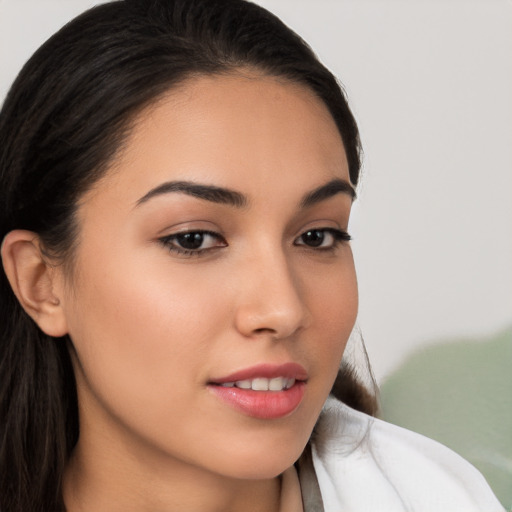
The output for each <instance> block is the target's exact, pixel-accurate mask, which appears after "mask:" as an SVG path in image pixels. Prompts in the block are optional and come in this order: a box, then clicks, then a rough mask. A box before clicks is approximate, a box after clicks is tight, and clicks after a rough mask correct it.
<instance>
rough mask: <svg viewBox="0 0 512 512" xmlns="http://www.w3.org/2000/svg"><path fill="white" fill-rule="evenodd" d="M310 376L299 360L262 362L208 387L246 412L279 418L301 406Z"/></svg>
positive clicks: (227, 402) (261, 416)
mask: <svg viewBox="0 0 512 512" xmlns="http://www.w3.org/2000/svg"><path fill="white" fill-rule="evenodd" d="M307 379H308V374H307V372H306V370H305V369H304V368H303V367H302V366H301V365H299V364H297V363H286V364H283V365H259V366H254V367H251V368H247V369H245V370H241V371H238V372H235V373H232V374H230V375H227V376H225V377H221V378H218V379H214V380H212V381H211V382H209V384H208V389H209V390H210V391H211V392H212V393H213V394H214V395H216V396H217V397H218V398H219V399H220V400H221V401H222V402H223V403H224V404H227V405H228V406H231V407H232V408H234V409H235V410H237V411H238V412H241V413H242V414H245V415H247V416H250V417H253V418H260V419H277V418H282V417H285V416H288V415H290V414H291V413H293V412H294V411H295V410H296V409H297V408H298V406H299V405H300V403H301V402H302V399H303V397H304V392H305V388H306V382H307Z"/></svg>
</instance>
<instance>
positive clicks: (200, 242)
mask: <svg viewBox="0 0 512 512" xmlns="http://www.w3.org/2000/svg"><path fill="white" fill-rule="evenodd" d="M160 242H161V243H162V245H164V247H166V248H167V249H169V250H170V251H171V252H174V253H177V254H179V255H183V256H192V255H200V254H202V253H204V252H207V251H210V250H213V249H218V248H221V247H226V246H227V243H226V241H225V240H224V238H223V237H222V236H221V235H220V234H219V233H215V232H213V231H186V232H183V233H176V234H174V235H169V236H165V237H163V238H160Z"/></svg>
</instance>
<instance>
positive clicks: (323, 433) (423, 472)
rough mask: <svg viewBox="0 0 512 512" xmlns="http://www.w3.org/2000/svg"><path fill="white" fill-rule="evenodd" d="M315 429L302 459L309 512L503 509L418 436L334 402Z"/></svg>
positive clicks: (467, 470)
mask: <svg viewBox="0 0 512 512" xmlns="http://www.w3.org/2000/svg"><path fill="white" fill-rule="evenodd" d="M315 431H316V434H315V435H314V437H313V439H312V443H311V453H310V455H309V462H308V456H307V455H305V456H304V457H303V458H302V460H301V461H300V462H299V476H300V482H301V487H302V493H303V500H304V509H305V512H321V511H324V512H406V511H407V512H504V508H503V507H502V506H501V504H500V503H499V501H498V500H497V498H496V497H495V496H494V494H493V493H492V491H491V489H490V487H489V486H488V484H487V482H486V481H485V479H484V477H483V476H482V475H481V474H480V473H479V472H478V471H477V470H476V469H475V468H474V467H473V466H472V465H471V464H470V463H469V462H467V461H466V460H464V459H463V458H462V457H460V456H459V455H457V454H456V453H455V452H453V451H451V450H450V449H448V448H446V447H445V446H443V445H441V444H439V443H437V442H436V441H433V440H431V439H428V438H426V437H424V436H422V435H420V434H416V433H414V432H410V431H408V430H406V429H403V428H400V427H397V426H395V425H391V424H389V423H386V422H384V421H381V420H378V419H375V418H372V417H370V416H367V415H366V414H363V413H360V412H358V411H354V410H353V409H351V408H349V407H347V406H346V405H344V404H343V403H341V402H340V401H338V400H336V399H334V398H329V399H328V401H327V403H326V405H325V407H324V410H323V412H322V416H321V417H320V420H319V422H318V424H317V427H316V429H315ZM311 462H312V464H311ZM313 468H314V471H313Z"/></svg>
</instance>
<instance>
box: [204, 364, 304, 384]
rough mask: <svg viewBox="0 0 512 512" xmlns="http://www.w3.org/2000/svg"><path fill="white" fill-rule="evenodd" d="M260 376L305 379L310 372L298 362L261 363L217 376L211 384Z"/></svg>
mask: <svg viewBox="0 0 512 512" xmlns="http://www.w3.org/2000/svg"><path fill="white" fill-rule="evenodd" d="M258 377H262V378H266V379H275V378H277V377H284V378H286V379H295V380H299V381H305V380H307V379H308V372H307V371H306V370H305V368H304V367H303V366H301V365H300V364H298V363H285V364H259V365H256V366H251V367H250V368H245V369H243V370H239V371H236V372H234V373H231V374H230V375H226V376H225V377H220V378H215V379H212V380H211V381H210V383H211V384H225V383H226V382H237V381H240V380H252V379H256V378H258Z"/></svg>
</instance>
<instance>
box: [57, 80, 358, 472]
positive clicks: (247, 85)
mask: <svg viewBox="0 0 512 512" xmlns="http://www.w3.org/2000/svg"><path fill="white" fill-rule="evenodd" d="M351 203H352V196H351V186H350V184H349V175H348V167H347V161H346V157H345V152H344V148H343V144H342V142H341V139H340V135H339V133H338V130H337V129H336V126H335V124H334V122H333V120H332V118H331V116H330V115H329V113H328V111H327V109H326V107H325V106H324V104H323V103H322V102H321V101H319V100H318V99H317V98H316V97H315V96H314V95H313V94H312V93H311V92H309V91H308V90H306V89H304V88H302V87H300V86H298V85H294V84H291V83H289V82H286V81H283V80H278V79H274V78H268V77H264V76H257V75H250V76H242V75H230V76H213V77H202V78H195V79H193V80H190V81H188V82H186V83H185V84H184V85H183V86H181V87H180V88H178V89H176V90H174V91H172V92H171V93H169V94H168V95H167V96H166V97H165V98H163V99H162V100H161V101H160V102H159V103H158V104H156V105H154V106H153V107H151V108H148V109H147V110H145V111H144V112H142V114H141V115H140V116H139V117H138V121H137V123H136V124H135V127H134V129H133V131H132V133H131V134H130V137H129V139H128V141H127V143H126V145H125V147H124V148H123V150H122V151H121V153H120V154H119V156H118V157H116V160H115V162H114V164H113V165H112V168H111V169H110V170H109V171H108V173H107V174H106V176H105V177H104V178H103V179H102V180H101V181H100V182H99V183H97V185H96V186H95V187H94V188H93V189H92V190H90V191H89V192H88V193H87V194H86V195H85V196H84V197H83V200H82V201H81V203H80V206H79V210H78V221H79V226H80V236H79V244H78V247H77V250H76V255H75V261H74V268H73V273H72V276H71V277H69V278H68V280H67V283H66V284H67V286H64V287H63V288H62V293H63V294H64V295H63V300H62V304H63V308H64V314H65V317H66V323H67V329H68V332H69V334H70V337H71V339H72V343H73V346H74V353H73V358H74V367H75V372H76V378H77V386H78V393H79V405H80V420H81V432H80V442H79V447H82V448H83V447H84V446H86V447H87V448H86V450H89V452H90V453H96V454H98V455H99V456H101V457H105V456H107V455H106V454H110V455H112V457H116V458H117V460H119V461H122V460H132V461H133V460H137V461H138V462H137V463H139V464H146V463H147V465H148V467H155V461H159V462H160V463H163V464H175V465H176V467H182V468H188V469H191V468H193V469H195V470H203V471H204V470H206V471H209V472H213V473H215V474H220V475H225V476H230V477H236V478H267V477H272V476H275V475H277V474H279V473H280V472H281V471H283V470H284V469H285V468H286V467H288V466H290V465H291V464H292V463H293V462H294V461H295V460H296V459H297V458H298V457H299V456H300V454H301V452H302V450H303V448H304V446H305V444H306V442H307V440H308V438H309V436H310V434H311V431H312V429H313V426H314V424H315V422H316V420H317V417H318V415H319V413H320V410H321V408H322V405H323V402H324V400H325V399H326V397H327V395H328V393H329V391H330V388H331V385H332V383H333V381H334V378H335V376H336V372H337V370H338V366H339V363H340V360H341V357H342V354H343V350H344V347H345V344H346V341H347V338H348V336H349V334H350V332H351V330H352V327H353V324H354V321H355V317H356V312H357V285H356V276H355V271H354V265H353V259H352V253H351V249H350V246H349V244H348V241H346V236H345V235H344V232H345V231H346V229H347V224H348V221H349V214H350V208H351ZM293 379H295V383H294V381H293ZM235 381H242V382H238V384H235V385H234V386H233V382H235ZM269 385H270V387H271V388H273V389H271V390H267V391H265V390H259V388H265V387H267V386H269ZM247 387H251V389H244V388H247ZM253 388H256V389H253ZM286 388H289V389H286Z"/></svg>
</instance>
